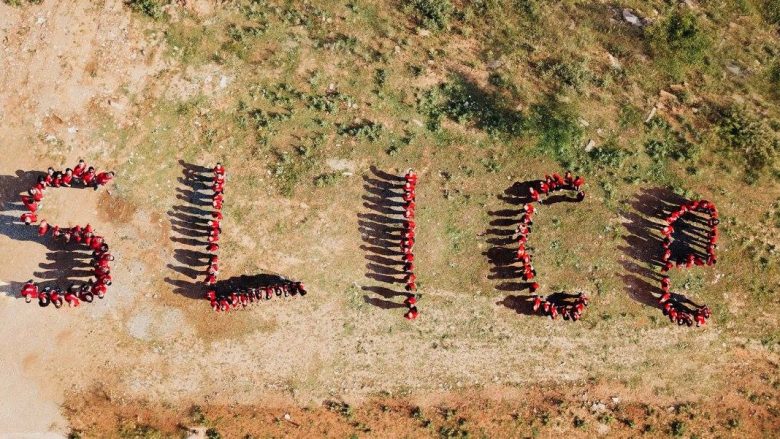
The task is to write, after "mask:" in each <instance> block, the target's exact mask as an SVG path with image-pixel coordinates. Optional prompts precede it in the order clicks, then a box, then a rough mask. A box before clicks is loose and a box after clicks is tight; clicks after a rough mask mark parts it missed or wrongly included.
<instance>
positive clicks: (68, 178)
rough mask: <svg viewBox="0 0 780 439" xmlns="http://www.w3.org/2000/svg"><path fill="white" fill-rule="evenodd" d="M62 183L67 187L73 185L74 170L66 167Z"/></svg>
mask: <svg viewBox="0 0 780 439" xmlns="http://www.w3.org/2000/svg"><path fill="white" fill-rule="evenodd" d="M62 185H63V186H65V187H71V186H73V170H72V169H70V168H67V169H65V173H64V174H62Z"/></svg>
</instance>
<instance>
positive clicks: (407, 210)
mask: <svg viewBox="0 0 780 439" xmlns="http://www.w3.org/2000/svg"><path fill="white" fill-rule="evenodd" d="M404 180H405V183H404V194H403V199H404V229H403V231H402V235H401V251H403V253H404V255H403V260H404V280H405V281H406V293H407V297H406V300H404V305H406V306H407V308H408V310H407V311H406V313H405V314H404V317H406V318H407V319H408V320H414V319H416V318H417V316H419V315H420V312H419V311H418V310H417V296H416V293H417V276H415V274H414V236H415V235H414V233H415V227H416V223H415V222H414V209H415V206H416V205H415V189H416V187H417V173H415V172H414V170H413V169H409V170H408V171H406V175H404Z"/></svg>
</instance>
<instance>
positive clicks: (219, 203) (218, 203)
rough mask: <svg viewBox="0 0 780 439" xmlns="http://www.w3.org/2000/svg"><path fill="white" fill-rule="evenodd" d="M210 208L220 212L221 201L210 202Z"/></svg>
mask: <svg viewBox="0 0 780 439" xmlns="http://www.w3.org/2000/svg"><path fill="white" fill-rule="evenodd" d="M211 206H212V207H213V208H214V209H217V210H222V201H221V200H216V199H215V200H214V201H212V202H211Z"/></svg>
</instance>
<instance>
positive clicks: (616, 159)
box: [588, 142, 628, 168]
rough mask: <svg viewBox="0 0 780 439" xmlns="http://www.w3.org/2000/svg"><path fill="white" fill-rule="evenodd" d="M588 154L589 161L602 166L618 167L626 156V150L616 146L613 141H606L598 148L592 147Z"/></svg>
mask: <svg viewBox="0 0 780 439" xmlns="http://www.w3.org/2000/svg"><path fill="white" fill-rule="evenodd" d="M588 156H589V157H590V159H591V161H593V162H594V163H595V164H596V165H598V166H601V167H603V168H619V167H620V166H621V165H622V164H623V161H624V160H625V159H626V157H627V156H628V152H627V151H625V150H623V149H620V148H618V147H617V145H615V144H614V142H608V143H606V144H605V145H604V146H602V147H600V148H593V149H592V150H591V151H590V152H589V153H588Z"/></svg>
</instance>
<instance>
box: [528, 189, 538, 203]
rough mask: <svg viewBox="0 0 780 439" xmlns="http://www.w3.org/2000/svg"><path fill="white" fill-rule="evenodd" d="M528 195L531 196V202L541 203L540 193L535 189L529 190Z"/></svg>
mask: <svg viewBox="0 0 780 439" xmlns="http://www.w3.org/2000/svg"><path fill="white" fill-rule="evenodd" d="M528 195H530V196H531V200H533V201H539V192H537V191H536V190H535V189H534V188H532V187H531V188H528Z"/></svg>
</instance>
